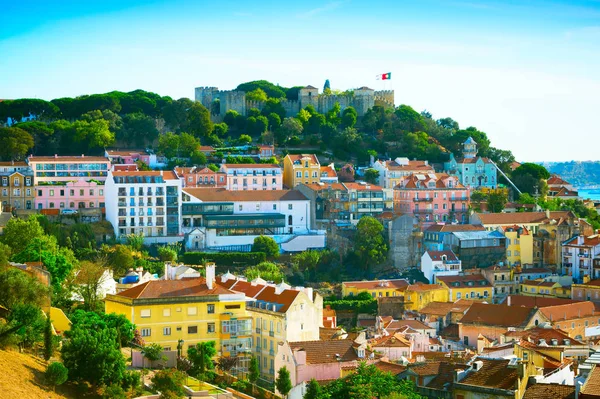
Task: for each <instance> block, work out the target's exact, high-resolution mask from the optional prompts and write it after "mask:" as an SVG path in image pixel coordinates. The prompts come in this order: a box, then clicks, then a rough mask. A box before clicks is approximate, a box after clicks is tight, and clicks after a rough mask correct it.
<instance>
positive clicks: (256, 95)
mask: <svg viewBox="0 0 600 399" xmlns="http://www.w3.org/2000/svg"><path fill="white" fill-rule="evenodd" d="M246 100H250V101H262V102H266V101H267V93H265V91H264V90H263V89H261V88H256V89H254V90H252V91H250V92H248V93H246Z"/></svg>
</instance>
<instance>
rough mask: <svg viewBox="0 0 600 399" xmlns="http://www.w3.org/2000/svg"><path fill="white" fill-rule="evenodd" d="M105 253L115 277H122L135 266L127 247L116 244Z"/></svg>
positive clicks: (129, 249)
mask: <svg viewBox="0 0 600 399" xmlns="http://www.w3.org/2000/svg"><path fill="white" fill-rule="evenodd" d="M106 251H107V263H108V265H109V266H110V267H111V268H112V270H113V271H114V274H115V275H123V274H125V273H127V271H128V270H129V269H131V268H133V267H134V266H135V259H134V258H133V254H132V252H131V248H129V247H128V246H126V245H122V244H117V245H115V246H114V247H112V248H107V249H106Z"/></svg>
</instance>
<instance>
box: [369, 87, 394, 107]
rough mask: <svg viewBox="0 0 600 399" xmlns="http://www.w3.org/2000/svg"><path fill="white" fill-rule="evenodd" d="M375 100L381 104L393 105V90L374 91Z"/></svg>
mask: <svg viewBox="0 0 600 399" xmlns="http://www.w3.org/2000/svg"><path fill="white" fill-rule="evenodd" d="M374 95H375V100H380V101H383V102H387V103H389V104H392V105H393V104H394V90H376V91H375V93H374Z"/></svg>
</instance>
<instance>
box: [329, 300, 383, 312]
mask: <svg viewBox="0 0 600 399" xmlns="http://www.w3.org/2000/svg"><path fill="white" fill-rule="evenodd" d="M327 305H329V306H331V308H332V309H335V310H354V311H355V312H357V313H373V314H377V300H375V299H371V300H367V301H365V300H363V301H361V300H349V299H338V300H335V301H324V302H323V306H327Z"/></svg>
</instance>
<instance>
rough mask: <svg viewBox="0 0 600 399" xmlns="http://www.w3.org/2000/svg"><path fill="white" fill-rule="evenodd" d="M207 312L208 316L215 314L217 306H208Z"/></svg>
mask: <svg viewBox="0 0 600 399" xmlns="http://www.w3.org/2000/svg"><path fill="white" fill-rule="evenodd" d="M206 311H207V313H208V314H213V313H215V305H214V304H212V303H211V304H208V305H206Z"/></svg>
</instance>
